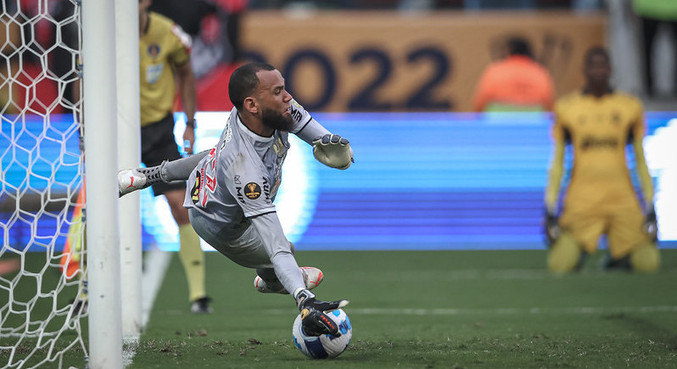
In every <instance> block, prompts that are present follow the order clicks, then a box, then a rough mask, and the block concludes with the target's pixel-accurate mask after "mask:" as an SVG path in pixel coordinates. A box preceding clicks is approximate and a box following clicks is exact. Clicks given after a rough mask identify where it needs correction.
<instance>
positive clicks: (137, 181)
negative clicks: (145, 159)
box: [118, 160, 167, 197]
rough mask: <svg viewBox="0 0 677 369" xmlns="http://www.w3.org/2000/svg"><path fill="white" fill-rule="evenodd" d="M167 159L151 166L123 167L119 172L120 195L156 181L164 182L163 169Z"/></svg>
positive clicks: (148, 185) (140, 188)
mask: <svg viewBox="0 0 677 369" xmlns="http://www.w3.org/2000/svg"><path fill="white" fill-rule="evenodd" d="M165 163H167V160H165V161H163V162H162V164H160V165H156V166H154V167H150V168H136V169H123V170H121V171H119V172H118V196H120V197H122V196H124V195H126V194H128V193H130V192H134V191H136V190H142V189H144V188H146V187H150V186H151V185H153V184H155V183H160V182H164V179H163V178H162V169H163V168H164V166H165Z"/></svg>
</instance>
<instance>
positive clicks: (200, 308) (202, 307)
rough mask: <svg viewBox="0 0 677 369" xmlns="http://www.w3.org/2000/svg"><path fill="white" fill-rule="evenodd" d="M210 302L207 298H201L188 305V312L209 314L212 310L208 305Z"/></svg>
mask: <svg viewBox="0 0 677 369" xmlns="http://www.w3.org/2000/svg"><path fill="white" fill-rule="evenodd" d="M211 301H212V299H210V298H209V297H207V296H205V297H201V298H199V299H197V300H195V301H193V302H192V303H191V304H190V312H191V313H193V314H211V313H212V312H213V310H212V308H210V307H209V303H210V302H211Z"/></svg>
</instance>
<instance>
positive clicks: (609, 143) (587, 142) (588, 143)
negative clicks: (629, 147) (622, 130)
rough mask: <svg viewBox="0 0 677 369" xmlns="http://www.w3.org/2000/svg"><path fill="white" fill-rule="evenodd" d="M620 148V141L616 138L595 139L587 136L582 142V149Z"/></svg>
mask: <svg viewBox="0 0 677 369" xmlns="http://www.w3.org/2000/svg"><path fill="white" fill-rule="evenodd" d="M618 146H619V143H618V140H617V139H616V138H614V137H594V136H585V137H583V141H582V142H581V149H583V150H587V149H593V148H594V149H604V148H606V149H615V148H617V147H618Z"/></svg>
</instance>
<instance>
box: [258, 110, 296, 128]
mask: <svg viewBox="0 0 677 369" xmlns="http://www.w3.org/2000/svg"><path fill="white" fill-rule="evenodd" d="M261 121H262V122H263V125H264V126H266V127H268V128H272V129H275V130H278V131H285V132H289V131H291V130H292V128H294V120H293V119H292V117H291V115H289V116H284V115H282V114H280V113H279V112H277V111H275V110H273V109H266V108H263V109H262V110H261Z"/></svg>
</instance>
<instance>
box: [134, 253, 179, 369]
mask: <svg viewBox="0 0 677 369" xmlns="http://www.w3.org/2000/svg"><path fill="white" fill-rule="evenodd" d="M171 259H172V254H171V253H170V252H165V251H160V250H157V249H155V250H152V251H149V252H148V253H147V255H146V258H145V260H144V268H143V275H142V277H141V325H142V327H143V329H145V327H146V324H148V319H149V318H150V311H151V310H152V309H153V303H154V302H155V297H156V296H157V293H158V291H159V290H160V286H161V285H162V280H163V279H164V277H165V273H166V272H167V268H168V267H169V262H170V261H171ZM138 345H139V337H129V338H125V340H124V346H123V352H122V365H123V366H124V367H127V366H129V365H130V364H131V363H132V360H133V359H134V355H136V348H137V347H138Z"/></svg>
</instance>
